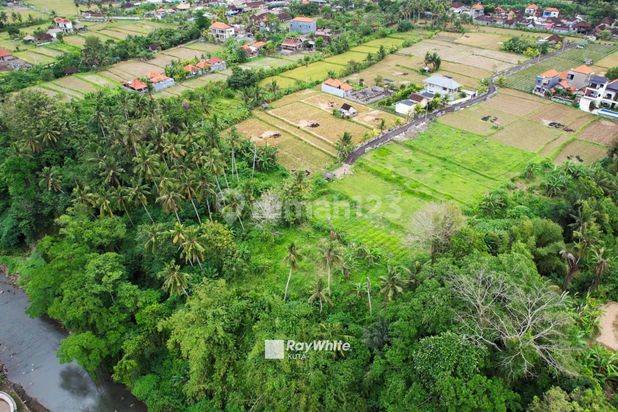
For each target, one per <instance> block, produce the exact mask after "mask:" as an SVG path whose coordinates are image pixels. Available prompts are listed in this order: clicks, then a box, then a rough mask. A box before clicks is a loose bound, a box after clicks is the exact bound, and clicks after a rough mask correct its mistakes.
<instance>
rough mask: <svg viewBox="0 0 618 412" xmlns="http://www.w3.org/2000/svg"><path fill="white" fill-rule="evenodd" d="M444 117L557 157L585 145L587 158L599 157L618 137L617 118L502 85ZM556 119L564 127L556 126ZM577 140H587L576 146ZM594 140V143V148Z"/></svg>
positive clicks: (451, 122)
mask: <svg viewBox="0 0 618 412" xmlns="http://www.w3.org/2000/svg"><path fill="white" fill-rule="evenodd" d="M439 122H440V123H443V124H446V125H449V126H452V127H457V128H460V129H463V130H466V131H469V132H471V133H476V134H479V135H482V136H486V137H488V138H489V139H490V140H491V141H494V142H498V143H502V144H505V145H508V146H512V147H516V148H518V149H522V150H525V151H528V152H532V153H537V154H538V155H540V156H544V157H549V158H550V159H554V160H555V161H556V162H560V161H562V160H563V159H564V158H565V155H563V151H564V150H566V148H567V147H569V150H568V154H569V155H570V154H574V153H575V152H576V151H577V150H579V149H582V150H583V151H585V153H582V158H584V159H585V160H586V161H590V160H597V159H598V158H600V157H602V156H603V155H604V154H605V152H606V151H607V149H606V148H605V149H603V150H601V149H599V148H603V147H604V145H605V146H609V144H610V143H611V141H612V140H613V138H615V137H618V127H617V126H616V124H615V123H614V122H611V121H609V120H604V119H601V118H599V117H597V116H594V115H591V114H589V113H586V112H583V111H581V110H578V109H575V108H573V107H570V106H565V105H562V104H559V103H554V102H552V101H550V100H546V99H542V98H540V97H537V96H533V95H530V94H526V93H522V92H518V91H515V90H510V89H500V90H499V93H498V95H497V96H495V97H494V98H492V99H490V100H488V101H487V102H484V103H482V104H479V105H476V106H473V107H470V108H467V109H465V110H460V111H457V112H454V113H449V114H448V115H446V116H444V117H442V118H440V120H439ZM551 122H556V123H560V124H561V125H562V126H561V127H558V128H556V127H551V126H550V125H549V124H550V123H551ZM572 142H583V143H582V144H575V145H571V143H572ZM591 144H592V145H594V148H590V145H591ZM595 149H597V150H595ZM595 156H597V157H595Z"/></svg>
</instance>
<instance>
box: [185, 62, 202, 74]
mask: <svg viewBox="0 0 618 412" xmlns="http://www.w3.org/2000/svg"><path fill="white" fill-rule="evenodd" d="M183 68H184V70H185V71H186V72H187V73H195V72H197V71H199V67H197V66H194V65H192V64H187V65H186V66H185V67H183Z"/></svg>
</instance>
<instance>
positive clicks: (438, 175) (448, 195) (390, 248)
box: [317, 123, 536, 261]
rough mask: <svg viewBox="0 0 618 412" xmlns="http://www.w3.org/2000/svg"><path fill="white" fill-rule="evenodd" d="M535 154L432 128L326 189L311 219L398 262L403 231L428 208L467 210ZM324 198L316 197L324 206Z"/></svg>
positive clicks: (404, 251) (378, 153)
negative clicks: (450, 205) (444, 205)
mask: <svg viewBox="0 0 618 412" xmlns="http://www.w3.org/2000/svg"><path fill="white" fill-rule="evenodd" d="M533 159H536V155H534V154H532V153H528V152H525V151H523V150H519V149H516V148H512V147H509V146H506V145H502V144H499V143H495V142H492V141H491V140H488V139H487V138H485V137H483V136H480V135H476V134H472V133H468V132H465V131H463V130H458V129H456V128H452V127H449V126H446V125H443V124H440V123H434V124H432V125H431V126H430V127H429V128H428V129H427V130H426V131H425V132H423V133H421V134H420V135H419V136H418V137H416V138H415V139H413V140H407V141H404V142H391V143H389V144H388V145H385V146H383V147H381V148H379V149H377V150H375V151H372V152H370V153H369V154H367V155H366V156H365V157H363V158H362V159H361V160H359V162H357V163H356V164H355V165H354V168H353V173H352V174H351V175H350V176H346V177H344V178H343V179H341V180H338V181H335V182H333V183H331V184H330V185H329V186H328V188H329V189H330V194H329V195H328V196H327V197H326V200H328V201H333V203H332V204H331V205H329V206H328V207H330V209H328V208H326V207H323V209H322V213H321V214H319V216H318V217H317V218H319V219H321V221H322V222H323V221H330V222H332V224H333V225H334V227H335V228H336V229H337V230H340V231H342V232H343V233H344V235H345V236H347V237H349V238H350V240H352V241H355V242H362V243H364V244H366V245H368V246H370V247H372V248H374V249H376V250H378V251H380V252H382V253H383V254H385V255H386V256H390V257H391V258H392V259H394V260H397V261H405V260H406V258H407V256H409V250H410V246H409V245H407V244H406V242H405V240H402V239H405V238H406V232H407V226H408V224H409V222H410V221H411V219H412V216H413V215H414V214H415V213H416V212H418V211H419V210H420V209H422V208H423V207H424V206H425V205H426V204H427V203H429V202H436V201H453V202H456V203H459V204H461V205H468V204H473V203H475V202H476V201H478V200H479V199H480V198H481V197H482V196H483V195H484V194H485V193H486V192H487V191H490V190H492V189H495V188H498V187H500V186H501V185H503V184H505V183H506V182H507V181H509V180H510V179H511V178H512V177H513V176H515V175H517V174H519V173H520V172H521V171H522V170H523V168H524V167H525V165H526V164H528V163H529V162H530V161H532V160H533ZM324 200H325V199H320V201H322V202H323V201H324Z"/></svg>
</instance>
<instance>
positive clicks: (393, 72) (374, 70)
mask: <svg viewBox="0 0 618 412" xmlns="http://www.w3.org/2000/svg"><path fill="white" fill-rule="evenodd" d="M422 67H423V59H422V58H421V57H418V56H404V55H399V54H391V55H389V56H386V57H385V58H384V60H382V61H381V62H379V63H377V64H374V65H373V66H371V67H368V68H367V69H365V70H362V71H361V72H359V73H354V74H352V75H350V76H348V77H346V78H345V80H347V81H348V82H351V83H355V82H358V81H359V79H363V80H364V82H365V84H366V85H370V86H373V85H375V78H376V77H377V76H382V78H383V79H385V80H387V81H388V80H391V81H393V82H394V83H395V85H397V86H399V85H402V84H410V83H416V84H422V82H423V79H425V76H423V75H422V74H420V73H419V72H417V71H416V70H418V69H420V68H422Z"/></svg>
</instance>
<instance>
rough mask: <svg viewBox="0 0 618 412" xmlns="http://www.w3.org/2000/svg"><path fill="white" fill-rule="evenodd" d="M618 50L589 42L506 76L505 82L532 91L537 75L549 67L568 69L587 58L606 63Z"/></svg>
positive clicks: (611, 46)
mask: <svg viewBox="0 0 618 412" xmlns="http://www.w3.org/2000/svg"><path fill="white" fill-rule="evenodd" d="M617 51H618V45H607V44H598V43H594V44H589V45H587V46H586V47H584V48H581V49H579V48H576V49H570V50H567V51H565V52H563V53H561V54H560V55H558V56H554V57H550V58H548V59H547V60H544V61H542V62H540V63H537V64H535V65H533V66H531V67H529V68H527V69H525V70H521V71H519V72H517V73H515V74H512V75H509V76H508V77H506V78H505V84H506V86H507V87H511V88H513V89H517V90H521V91H524V92H530V91H532V89H533V88H534V83H535V80H536V76H537V75H538V74H541V73H543V72H544V71H546V70H549V69H556V70H558V71H561V70H567V69H570V68H573V67H577V66H579V65H582V64H584V62H585V61H586V60H587V59H590V60H592V61H593V62H594V63H595V64H596V63H597V62H599V61H603V59H606V58H608V57H609V60H606V61H605V63H604V64H608V62H611V59H612V58H613V57H611V56H613V55H614V54H615V53H616V52H617ZM603 70H604V69H603V68H599V71H603Z"/></svg>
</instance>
